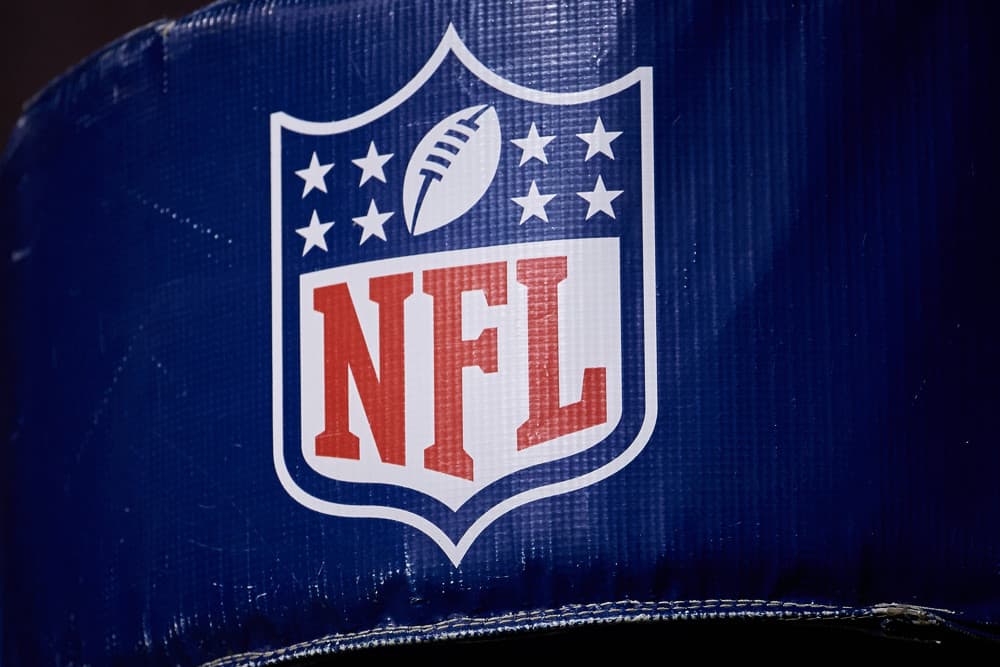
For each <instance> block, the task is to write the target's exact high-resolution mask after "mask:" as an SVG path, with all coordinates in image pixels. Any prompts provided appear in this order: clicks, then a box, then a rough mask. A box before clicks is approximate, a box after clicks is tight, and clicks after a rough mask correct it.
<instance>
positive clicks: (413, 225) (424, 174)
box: [403, 104, 501, 235]
mask: <svg viewBox="0 0 1000 667" xmlns="http://www.w3.org/2000/svg"><path fill="white" fill-rule="evenodd" d="M500 145H501V140H500V122H499V120H498V119H497V112H496V109H494V108H493V107H492V106H490V105H487V104H481V105H477V106H473V107H469V108H467V109H462V110H461V111H458V112H456V113H453V114H451V115H450V116H448V117H447V118H445V119H444V120H442V121H440V122H439V123H438V124H437V125H435V126H434V127H432V128H431V130H430V131H429V132H428V133H427V134H426V135H424V137H423V139H421V140H420V143H418V144H417V147H416V148H415V149H414V151H413V155H412V156H411V157H410V163H409V164H408V165H407V167H406V176H405V177H404V179H403V216H404V217H405V219H406V227H407V229H409V230H410V233H411V234H414V235H417V234H423V233H425V232H429V231H432V230H434V229H438V228H439V227H444V226H445V225H447V224H448V223H450V222H454V221H455V220H457V219H458V218H460V217H461V216H462V215H464V214H465V213H467V212H468V211H469V209H471V208H472V207H473V206H475V205H476V202H478V201H479V200H480V199H482V197H483V195H484V194H486V191H487V190H488V189H489V187H490V184H491V183H492V182H493V178H494V177H495V176H496V172H497V165H498V164H499V163H500Z"/></svg>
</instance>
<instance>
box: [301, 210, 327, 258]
mask: <svg viewBox="0 0 1000 667" xmlns="http://www.w3.org/2000/svg"><path fill="white" fill-rule="evenodd" d="M331 227H333V222H332V221H331V222H320V221H319V215H317V213H316V211H313V214H312V218H310V219H309V226H308V227H301V228H299V229H296V230H295V233H296V234H298V235H299V236H301V237H302V238H304V239H305V240H306V245H305V247H304V248H302V256H303V257H305V256H306V253H307V252H309V251H310V250H312V249H313V248H320V249H322V250H323V252H326V233H327V232H328V231H330V228H331Z"/></svg>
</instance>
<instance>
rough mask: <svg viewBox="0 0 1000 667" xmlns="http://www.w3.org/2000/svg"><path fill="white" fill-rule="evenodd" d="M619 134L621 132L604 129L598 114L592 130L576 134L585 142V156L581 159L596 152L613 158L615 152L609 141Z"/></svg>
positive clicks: (587, 158)
mask: <svg viewBox="0 0 1000 667" xmlns="http://www.w3.org/2000/svg"><path fill="white" fill-rule="evenodd" d="M621 134H622V133H621V132H608V131H606V130H605V129H604V121H602V120H601V117H600V116H598V117H597V122H596V123H594V131H593V132H584V133H583V134H578V135H576V136H578V137H580V138H581V139H583V140H584V141H586V142H587V157H585V158H583V161H584V162H586V161H587V160H589V159H590V158H592V157H594V156H595V155H597V154H598V153H604V154H605V155H607V156H608V157H609V158H611V159H612V160H614V159H615V152H614V151H613V150H611V142H612V141H614V140H615V139H617V138H618V137H620V136H621Z"/></svg>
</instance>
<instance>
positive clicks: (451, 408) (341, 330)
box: [313, 257, 607, 480]
mask: <svg viewBox="0 0 1000 667" xmlns="http://www.w3.org/2000/svg"><path fill="white" fill-rule="evenodd" d="M566 265H567V262H566V257H540V258H531V259H521V260H518V261H517V262H516V271H517V280H518V282H519V283H520V284H522V285H524V286H525V287H526V288H527V290H526V291H527V299H526V302H527V303H526V306H525V307H526V308H527V351H526V353H527V357H528V383H527V385H528V386H527V387H526V389H527V392H528V396H529V415H528V419H527V420H526V421H525V422H524V423H522V424H521V425H520V426H519V427H518V428H517V449H518V450H522V449H527V448H528V447H532V446H535V445H539V444H542V443H544V442H547V441H550V440H553V439H555V438H558V437H560V436H564V435H568V434H571V433H574V432H576V431H580V430H583V429H586V428H590V427H592V426H597V425H600V424H603V423H604V422H605V421H607V380H606V375H607V369H606V368H603V367H600V368H586V369H585V370H584V372H583V389H582V396H581V398H580V400H578V401H576V402H574V403H572V404H570V405H565V406H563V405H560V400H559V394H560V368H559V366H560V364H559V352H560V350H559V292H558V287H559V283H561V282H563V281H564V280H565V279H566V277H567V267H566ZM422 277H423V291H424V293H425V294H428V295H430V296H431V297H432V298H433V303H434V305H433V331H434V336H433V360H434V436H435V437H434V442H433V443H432V444H431V445H430V446H428V447H427V448H426V449H425V450H424V467H425V468H427V469H428V470H435V471H437V472H441V473H444V474H447V475H451V476H454V477H459V478H463V479H468V480H472V479H475V473H474V471H475V462H474V460H473V458H472V457H471V456H470V455H469V453H468V452H467V451H466V450H465V447H464V423H463V420H464V416H463V400H464V391H463V377H462V376H463V373H464V369H465V368H470V367H471V368H478V369H479V370H480V371H482V372H483V373H496V372H497V369H498V353H497V329H496V328H495V327H491V328H485V329H483V330H482V331H481V332H480V333H479V335H478V336H477V337H476V338H475V339H472V340H465V339H463V337H462V323H463V321H462V296H463V294H464V293H466V292H481V293H482V295H483V297H484V298H485V301H486V304H487V305H488V306H490V307H497V306H504V305H507V297H508V293H507V263H506V262H491V263H485V264H473V265H464V266H453V267H446V268H440V269H430V270H427V271H424V272H423V276H422ZM412 293H413V274H412V273H406V274H396V275H389V276H380V277H374V278H371V279H370V280H369V298H370V300H371V301H372V302H374V303H377V304H378V306H379V308H378V310H379V334H378V338H379V356H380V369H379V374H378V376H376V373H375V367H374V364H373V362H372V355H371V353H370V351H369V349H368V345H367V343H366V342H365V338H364V333H363V332H362V329H361V324H360V321H359V318H358V314H357V310H356V308H355V304H354V301H353V299H352V298H351V294H350V291H349V289H348V286H347V284H346V283H337V284H334V285H327V286H323V287H318V288H316V289H315V290H314V293H313V301H314V309H315V310H316V311H317V312H319V313H321V314H322V315H323V322H324V325H323V331H324V334H323V348H324V349H323V358H324V364H323V367H324V404H325V411H326V428H325V429H324V430H323V432H322V433H320V434H319V435H317V436H316V455H317V456H327V457H339V458H345V459H359V458H360V450H359V438H358V436H357V435H356V434H354V433H353V432H351V430H350V423H349V421H350V417H349V410H348V398H349V384H348V369H350V372H351V375H352V377H353V378H354V383H355V386H356V388H357V393H358V396H359V398H360V400H361V403H362V405H363V407H364V413H365V416H366V418H367V421H368V424H369V426H370V428H371V432H372V437H373V440H374V444H375V447H376V449H377V450H378V453H379V457H380V458H381V460H382V462H383V463H391V464H396V465H405V464H406V454H405V452H406V449H405V414H406V412H405V405H406V403H405V393H406V392H405V377H406V376H405V355H406V342H405V339H406V336H405V321H404V302H405V301H406V299H407V298H408V297H409V296H410V295H411V294H412ZM413 352H414V353H418V354H420V353H426V352H427V351H426V350H414V351H413Z"/></svg>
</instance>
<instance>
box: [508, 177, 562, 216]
mask: <svg viewBox="0 0 1000 667" xmlns="http://www.w3.org/2000/svg"><path fill="white" fill-rule="evenodd" d="M553 197H555V195H543V194H540V193H539V192H538V186H537V185H535V182H534V181H532V182H531V187H530V188H528V194H526V195H525V196H523V197H512V198H511V199H512V200H513V201H514V203H515V204H517V205H518V206H520V207H521V220H520V221H519V222H518V223H517V224H519V225H523V224H524V223H525V221H527V220H529V219H530V218H531V217H532V216H534V217H536V218H538V219H540V220H542V221H544V222H548V221H549V216H548V215H547V214H546V213H545V205H546V204H548V203H549V202H550V201H552V198H553Z"/></svg>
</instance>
